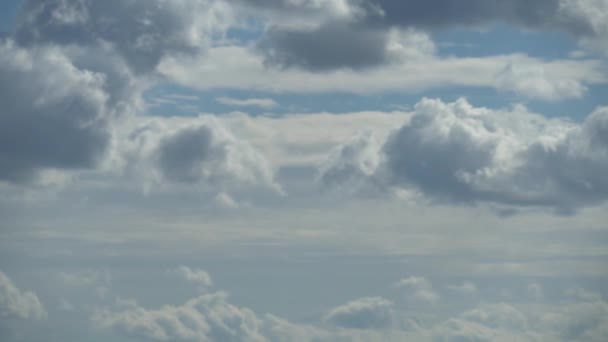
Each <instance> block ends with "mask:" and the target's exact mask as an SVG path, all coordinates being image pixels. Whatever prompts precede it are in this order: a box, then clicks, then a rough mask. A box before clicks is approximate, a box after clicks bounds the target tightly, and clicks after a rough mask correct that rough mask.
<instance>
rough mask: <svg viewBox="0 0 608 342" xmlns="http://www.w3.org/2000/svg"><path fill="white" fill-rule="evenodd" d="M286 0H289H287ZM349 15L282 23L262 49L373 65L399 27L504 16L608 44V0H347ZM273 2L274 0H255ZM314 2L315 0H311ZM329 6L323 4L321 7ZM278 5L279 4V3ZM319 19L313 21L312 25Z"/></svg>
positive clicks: (309, 59) (291, 58)
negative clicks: (302, 23) (606, 19)
mask: <svg viewBox="0 0 608 342" xmlns="http://www.w3.org/2000/svg"><path fill="white" fill-rule="evenodd" d="M281 3H284V2H281ZM341 3H342V8H345V9H344V10H343V11H344V13H343V15H342V17H339V18H338V19H336V18H335V17H329V18H326V19H324V20H323V19H320V20H316V21H315V20H313V19H311V20H309V22H310V23H311V25H309V26H308V27H304V28H302V27H293V26H286V25H284V24H282V23H281V21H280V19H277V20H276V21H277V22H278V23H279V24H277V25H275V26H274V27H272V28H271V29H270V30H269V31H268V32H267V34H266V36H265V38H264V40H263V44H261V48H262V50H264V51H265V53H266V56H267V63H268V64H269V65H277V64H278V65H281V66H288V67H301V68H304V69H308V70H313V71H325V70H329V69H340V68H353V69H361V68H369V67H374V66H381V65H384V64H387V63H389V62H390V61H391V60H390V58H388V57H387V54H386V49H387V42H388V38H387V37H388V32H389V30H391V29H394V28H400V29H415V30H422V31H424V32H435V31H438V30H443V29H450V28H454V27H457V28H481V27H489V26H490V25H494V24H497V23H503V24H507V25H511V26H514V27H516V28H520V29H526V30H552V31H559V32H565V33H567V34H570V35H571V36H572V37H574V38H575V39H578V40H579V41H581V42H582V43H583V45H584V46H589V47H591V48H592V49H595V50H600V51H602V50H603V51H608V48H606V47H607V46H608V44H607V42H608V25H605V24H601V22H602V21H603V19H602V18H604V17H605V15H606V13H608V5H607V4H605V3H604V2H603V1H602V0H599V1H596V0H583V1H578V2H577V1H569V0H537V1H528V0H514V1H500V0H430V1H422V0H420V1H417V0H414V1H401V0H351V1H343V2H341ZM252 4H254V5H256V6H258V7H270V3H269V2H267V1H253V2H252ZM289 4H290V5H289V6H288V5H285V4H284V5H283V6H281V7H279V8H280V9H281V11H282V12H281V13H279V14H277V15H275V16H277V17H279V18H280V16H281V15H287V13H290V12H295V11H297V10H298V9H296V8H294V7H296V4H297V5H299V6H300V7H301V8H309V7H310V3H309V2H302V3H300V2H298V3H289ZM307 6H308V7H307ZM319 8H321V6H317V9H319ZM275 10H276V9H275ZM311 27H312V28H311Z"/></svg>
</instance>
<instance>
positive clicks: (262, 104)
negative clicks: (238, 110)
mask: <svg viewBox="0 0 608 342" xmlns="http://www.w3.org/2000/svg"><path fill="white" fill-rule="evenodd" d="M215 100H216V101H217V102H219V103H221V104H224V105H227V106H236V107H259V108H264V109H270V108H274V107H276V106H278V105H279V104H278V103H277V102H276V101H275V100H273V99H269V98H250V99H235V98H231V97H218V98H217V99H215Z"/></svg>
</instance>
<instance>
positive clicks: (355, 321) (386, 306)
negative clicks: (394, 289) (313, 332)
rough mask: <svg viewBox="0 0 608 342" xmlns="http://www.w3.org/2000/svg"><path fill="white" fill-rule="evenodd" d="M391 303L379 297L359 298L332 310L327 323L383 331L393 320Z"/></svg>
mask: <svg viewBox="0 0 608 342" xmlns="http://www.w3.org/2000/svg"><path fill="white" fill-rule="evenodd" d="M393 315H394V313H393V303H391V302H390V301H388V300H386V299H384V298H380V297H367V298H360V299H357V300H353V301H351V302H348V303H346V304H344V305H342V306H339V307H337V308H334V309H332V310H331V311H330V312H329V313H328V314H327V315H326V316H325V318H324V320H325V321H326V322H327V323H330V324H333V325H335V326H338V327H342V328H349V329H384V328H388V327H389V326H390V325H391V324H392V323H393V320H394V317H393Z"/></svg>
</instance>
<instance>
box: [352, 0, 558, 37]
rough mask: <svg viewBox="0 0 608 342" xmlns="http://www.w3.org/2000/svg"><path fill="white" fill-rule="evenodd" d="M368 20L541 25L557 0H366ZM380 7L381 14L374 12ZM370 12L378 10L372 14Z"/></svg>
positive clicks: (553, 11) (549, 20)
mask: <svg viewBox="0 0 608 342" xmlns="http://www.w3.org/2000/svg"><path fill="white" fill-rule="evenodd" d="M364 6H366V7H367V8H369V9H372V11H369V13H372V15H370V16H369V17H368V20H370V21H371V22H372V23H375V24H383V25H403V26H412V27H420V28H424V29H432V30H435V29H442V28H448V27H454V26H461V27H474V26H480V25H487V24H491V23H495V22H506V23H509V24H513V25H517V26H525V27H531V28H543V27H546V26H549V25H550V24H552V21H554V20H555V18H556V15H557V12H558V10H559V0H537V1H527V0H512V1H500V0H428V1H416V0H414V1H399V0H367V1H364ZM378 9H380V10H381V14H380V13H379V12H378ZM373 13H378V14H376V15H373Z"/></svg>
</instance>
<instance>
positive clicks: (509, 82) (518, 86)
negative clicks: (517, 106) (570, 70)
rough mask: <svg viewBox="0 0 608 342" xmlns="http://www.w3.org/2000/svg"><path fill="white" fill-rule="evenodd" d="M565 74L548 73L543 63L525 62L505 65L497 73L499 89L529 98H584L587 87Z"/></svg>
mask: <svg viewBox="0 0 608 342" xmlns="http://www.w3.org/2000/svg"><path fill="white" fill-rule="evenodd" d="M564 76H565V75H564ZM564 76H561V75H550V74H547V72H546V71H545V68H544V66H543V65H542V64H526V63H525V62H524V63H519V64H508V65H507V66H505V68H504V69H503V70H501V71H500V72H499V73H498V74H497V75H496V82H497V87H498V89H500V90H506V91H512V92H515V93H517V94H518V95H521V96H523V97H528V98H537V99H541V100H546V101H560V100H564V99H570V98H575V99H578V98H582V97H583V96H584V95H585V94H586V92H587V87H586V86H584V85H583V84H582V83H581V82H580V81H579V80H576V79H574V78H569V77H564ZM560 77H563V78H560Z"/></svg>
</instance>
